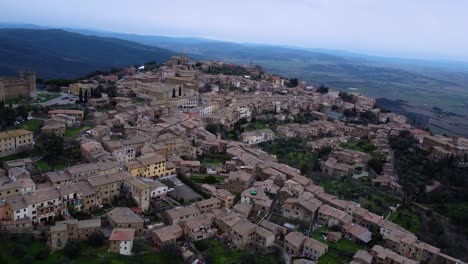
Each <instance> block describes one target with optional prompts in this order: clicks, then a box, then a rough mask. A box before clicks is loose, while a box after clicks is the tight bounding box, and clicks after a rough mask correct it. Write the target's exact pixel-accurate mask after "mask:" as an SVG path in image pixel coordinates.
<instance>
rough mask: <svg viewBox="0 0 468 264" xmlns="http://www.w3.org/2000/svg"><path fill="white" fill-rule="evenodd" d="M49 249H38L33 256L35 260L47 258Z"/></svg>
mask: <svg viewBox="0 0 468 264" xmlns="http://www.w3.org/2000/svg"><path fill="white" fill-rule="evenodd" d="M49 253H50V252H49V249H48V248H45V249H41V250H39V251H38V252H37V253H36V255H35V256H34V258H35V259H36V260H44V259H47V258H48V257H49Z"/></svg>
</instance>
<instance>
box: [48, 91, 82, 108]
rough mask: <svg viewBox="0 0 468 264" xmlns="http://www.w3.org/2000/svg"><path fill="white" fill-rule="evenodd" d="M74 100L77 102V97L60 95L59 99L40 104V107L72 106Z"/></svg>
mask: <svg viewBox="0 0 468 264" xmlns="http://www.w3.org/2000/svg"><path fill="white" fill-rule="evenodd" d="M65 98H67V99H65ZM70 100H71V101H70ZM76 100H78V96H75V95H70V94H65V93H61V95H60V96H59V97H57V98H54V99H52V100H49V101H47V102H44V103H41V105H43V106H50V105H56V104H58V105H61V104H74V103H75V101H76Z"/></svg>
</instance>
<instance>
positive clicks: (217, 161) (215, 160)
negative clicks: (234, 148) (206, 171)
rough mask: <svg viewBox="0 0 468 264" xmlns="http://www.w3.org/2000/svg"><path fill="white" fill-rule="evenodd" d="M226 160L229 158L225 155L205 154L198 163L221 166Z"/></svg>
mask: <svg viewBox="0 0 468 264" xmlns="http://www.w3.org/2000/svg"><path fill="white" fill-rule="evenodd" d="M227 160H230V158H229V157H228V156H226V155H221V154H207V155H205V156H203V157H202V158H201V160H200V162H201V163H202V164H206V165H222V164H223V163H224V162H225V161H227Z"/></svg>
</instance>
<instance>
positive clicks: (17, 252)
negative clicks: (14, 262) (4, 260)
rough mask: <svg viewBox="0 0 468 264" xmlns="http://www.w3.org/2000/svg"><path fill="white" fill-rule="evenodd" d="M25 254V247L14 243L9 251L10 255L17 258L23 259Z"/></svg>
mask: <svg viewBox="0 0 468 264" xmlns="http://www.w3.org/2000/svg"><path fill="white" fill-rule="evenodd" d="M25 254H26V246H25V245H24V244H20V243H16V244H15V246H14V247H13V249H12V250H11V255H13V256H15V257H17V258H19V257H24V255H25Z"/></svg>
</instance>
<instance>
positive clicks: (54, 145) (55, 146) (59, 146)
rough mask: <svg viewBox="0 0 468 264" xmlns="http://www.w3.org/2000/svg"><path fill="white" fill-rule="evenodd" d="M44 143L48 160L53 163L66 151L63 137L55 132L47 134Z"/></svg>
mask: <svg viewBox="0 0 468 264" xmlns="http://www.w3.org/2000/svg"><path fill="white" fill-rule="evenodd" d="M43 145H44V151H45V152H46V159H47V161H48V162H49V163H51V164H55V162H56V161H57V159H58V158H60V157H61V156H62V155H63V152H64V141H63V138H62V137H60V136H57V135H54V134H51V135H47V136H45V137H44V139H43Z"/></svg>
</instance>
